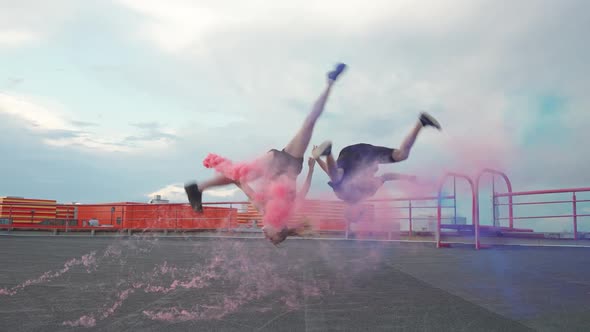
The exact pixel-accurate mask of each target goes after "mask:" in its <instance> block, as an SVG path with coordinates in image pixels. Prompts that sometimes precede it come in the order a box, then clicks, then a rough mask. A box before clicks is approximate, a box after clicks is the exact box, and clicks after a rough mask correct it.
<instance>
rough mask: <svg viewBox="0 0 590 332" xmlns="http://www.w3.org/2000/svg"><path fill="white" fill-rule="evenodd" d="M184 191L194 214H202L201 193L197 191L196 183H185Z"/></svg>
mask: <svg viewBox="0 0 590 332" xmlns="http://www.w3.org/2000/svg"><path fill="white" fill-rule="evenodd" d="M184 191H186V196H187V197H188V201H189V202H190V203H191V207H192V208H193V210H194V211H195V212H199V213H202V212H203V202H202V200H203V193H202V192H201V191H200V190H199V186H197V183H196V182H191V183H186V184H185V185H184Z"/></svg>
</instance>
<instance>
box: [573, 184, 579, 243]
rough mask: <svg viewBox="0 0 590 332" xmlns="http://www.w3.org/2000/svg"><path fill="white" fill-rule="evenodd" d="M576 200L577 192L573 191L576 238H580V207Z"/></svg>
mask: <svg viewBox="0 0 590 332" xmlns="http://www.w3.org/2000/svg"><path fill="white" fill-rule="evenodd" d="M576 203H577V201H576V192H575V191H574V193H573V200H572V207H573V208H574V240H577V239H578V208H577V204H576Z"/></svg>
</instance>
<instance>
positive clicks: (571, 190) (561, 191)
mask: <svg viewBox="0 0 590 332" xmlns="http://www.w3.org/2000/svg"><path fill="white" fill-rule="evenodd" d="M580 192H590V187H585V188H567V189H553V190H534V191H521V192H509V193H504V194H494V198H496V197H508V198H509V199H510V201H509V203H508V205H510V206H511V207H512V206H513V205H545V204H563V203H572V205H571V209H572V214H566V215H564V214H559V215H543V216H524V217H512V216H511V219H514V220H525V219H547V218H572V223H573V233H574V240H577V239H578V238H579V237H578V217H589V216H590V214H578V208H577V204H578V203H580V202H590V200H578V199H577V198H576V193H580ZM567 193H571V194H572V199H571V200H553V201H540V202H539V201H537V202H520V203H513V202H512V200H511V198H513V197H515V196H537V195H548V194H567ZM497 205H498V206H500V205H506V204H497ZM500 219H506V218H500Z"/></svg>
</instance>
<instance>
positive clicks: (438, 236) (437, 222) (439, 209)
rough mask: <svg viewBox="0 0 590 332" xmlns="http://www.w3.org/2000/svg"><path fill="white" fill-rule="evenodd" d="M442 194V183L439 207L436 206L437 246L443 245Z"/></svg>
mask: <svg viewBox="0 0 590 332" xmlns="http://www.w3.org/2000/svg"><path fill="white" fill-rule="evenodd" d="M441 196H442V185H441V188H440V189H439V191H438V199H437V202H438V204H437V207H436V247H437V248H440V247H442V245H441V244H442V243H441V234H440V224H441V212H442V211H441Z"/></svg>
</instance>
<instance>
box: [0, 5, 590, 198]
mask: <svg viewBox="0 0 590 332" xmlns="http://www.w3.org/2000/svg"><path fill="white" fill-rule="evenodd" d="M0 5H1V8H2V10H0V61H1V63H2V65H1V66H0V132H1V133H2V140H1V141H0V153H1V155H2V161H1V162H0V169H1V173H0V180H1V185H0V195H18V196H26V197H38V198H50V199H57V200H58V201H60V202H69V201H79V202H112V201H147V200H148V199H149V198H150V196H151V195H153V194H155V193H161V194H163V195H164V196H165V197H166V198H169V199H172V200H176V201H186V199H185V197H184V193H183V190H182V183H183V182H184V181H186V180H189V179H205V178H207V177H209V176H211V175H212V174H213V173H212V172H211V171H210V170H208V169H205V168H204V167H203V166H202V160H203V158H204V157H205V156H206V154H207V153H209V152H215V153H218V154H221V155H223V156H226V157H228V158H230V159H233V160H236V161H238V160H248V159H250V158H253V157H255V156H257V155H259V154H261V153H263V152H265V151H267V150H268V149H271V148H277V149H280V148H282V147H283V146H284V145H285V144H286V143H287V142H288V141H289V139H290V138H291V136H292V135H293V134H294V133H295V131H296V130H297V129H298V127H299V125H300V124H301V122H302V120H303V119H304V117H305V115H306V114H307V112H308V110H309V109H310V107H311V105H312V104H313V101H314V99H315V98H316V97H317V96H318V94H319V93H320V91H321V89H322V88H323V85H324V83H325V80H324V78H325V72H326V71H327V70H329V69H330V68H331V67H332V66H333V64H334V63H336V62H338V61H343V62H346V63H348V64H349V65H350V68H349V70H348V71H347V72H346V74H345V75H344V76H343V78H342V80H341V81H339V82H338V83H337V86H336V87H335V89H334V93H333V95H332V97H331V99H330V101H329V103H328V107H327V109H326V112H325V113H324V115H323V116H322V117H321V119H320V121H319V123H318V125H317V126H316V131H315V134H314V137H313V142H314V143H316V144H317V143H319V142H321V141H322V140H324V139H328V138H329V139H332V140H333V141H334V144H335V146H334V149H335V150H336V151H338V150H339V149H340V148H342V147H344V146H346V145H348V144H352V143H358V142H366V143H372V144H377V145H386V146H392V147H395V146H397V145H398V144H399V143H400V141H401V140H402V139H403V137H404V136H405V135H406V133H407V132H408V130H409V129H410V127H411V126H412V125H413V124H414V122H415V121H416V117H417V115H418V113H419V112H420V111H421V110H428V111H429V112H430V113H431V114H433V115H435V116H436V117H437V118H438V119H439V120H440V122H441V124H442V125H443V127H444V130H443V132H437V131H434V130H426V131H423V133H422V134H421V135H420V137H419V139H418V141H417V142H416V145H415V148H414V150H413V151H412V155H411V156H410V159H409V160H408V161H406V162H404V163H402V164H399V165H395V166H387V167H384V170H397V171H400V172H406V173H415V174H418V175H420V176H422V177H424V178H431V179H434V178H437V177H438V176H440V175H441V174H443V173H444V172H445V171H449V170H452V171H460V172H466V173H468V174H475V173H476V172H477V171H478V169H479V168H481V167H493V168H498V169H500V170H504V171H506V172H507V173H508V175H509V176H510V177H511V179H512V181H513V185H514V187H515V189H516V190H529V189H548V188H560V187H581V186H590V172H588V164H589V163H590V154H588V153H587V151H588V149H587V144H588V142H590V133H589V132H590V131H589V130H588V127H589V126H590V113H589V110H590V107H589V106H590V94H588V82H589V79H588V77H590V65H589V64H588V59H590V52H589V50H590V48H589V46H588V43H587V41H586V40H587V33H588V31H590V2H588V1H585V0H580V1H573V0H572V1H570V0H564V1H553V0H521V1H516V2H515V1H503V0H502V1H498V0H489V1H487V0H481V1H480V0H436V1H410V0H407V1H406V0H373V1H361V0H347V1H344V2H343V1H334V0H327V1H311V0H310V1H308V0H299V1H292V0H275V1H262V0H250V1H238V0H236V1H226V0H215V1H212V0H211V1H209V0H206V1H196V0H195V1H189V0H166V1H163V0H162V1H159V0H110V1H79V0H53V1H38V0H37V1H34V0H19V1H15V0H0ZM327 180H328V179H327V177H326V176H325V175H324V174H322V173H321V171H320V170H319V168H318V169H317V172H316V176H315V177H314V181H313V187H312V192H311V197H316V198H317V197H326V195H329V193H330V192H329V188H328V187H327V186H326V182H327ZM384 190H385V191H386V192H395V190H396V187H395V184H390V185H388V187H386V188H385V189H384ZM328 197H329V198H333V197H332V196H328ZM237 199H243V196H242V194H241V193H240V192H239V191H237V190H236V189H235V188H233V187H231V186H230V187H227V188H220V189H219V190H214V191H211V192H209V193H208V195H207V196H206V197H205V200H209V201H211V200H237Z"/></svg>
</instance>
